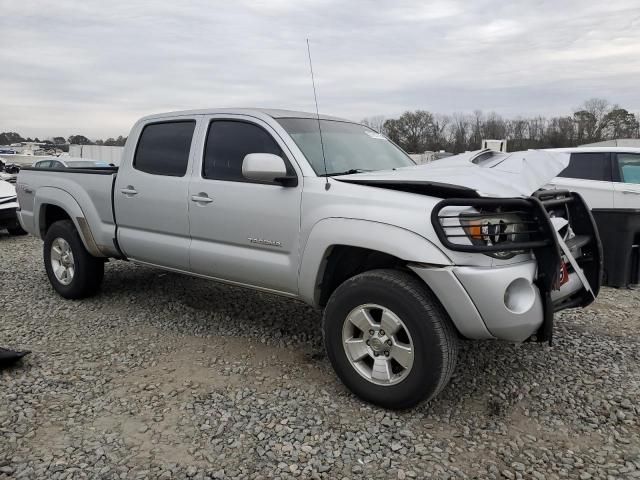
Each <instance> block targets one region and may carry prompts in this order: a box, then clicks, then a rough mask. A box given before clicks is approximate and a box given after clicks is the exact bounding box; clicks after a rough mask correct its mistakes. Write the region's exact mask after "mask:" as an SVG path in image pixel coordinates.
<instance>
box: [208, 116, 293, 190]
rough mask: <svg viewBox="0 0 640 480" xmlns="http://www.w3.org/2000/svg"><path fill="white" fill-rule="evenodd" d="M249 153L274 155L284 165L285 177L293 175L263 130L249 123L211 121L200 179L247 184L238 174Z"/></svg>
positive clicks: (270, 138) (272, 140) (278, 148)
mask: <svg viewBox="0 0 640 480" xmlns="http://www.w3.org/2000/svg"><path fill="white" fill-rule="evenodd" d="M250 153H272V154H274V155H278V156H280V157H282V158H283V159H284V161H285V163H286V164H287V175H295V172H294V171H293V169H292V168H291V166H290V165H289V163H288V162H287V160H286V158H285V156H284V154H283V153H282V150H281V149H280V147H279V146H278V144H277V143H276V141H275V140H274V139H273V137H272V136H271V135H269V133H267V131H265V130H264V129H262V128H260V127H259V126H257V125H254V124H252V123H247V122H240V121H234V120H214V121H213V122H211V124H210V125H209V131H208V132H207V143H206V145H205V149H204V162H203V164H202V177H203V178H209V179H214V180H227V181H232V182H249V181H250V180H247V179H246V178H245V177H244V176H243V175H242V161H243V160H244V157H245V155H248V154H250Z"/></svg>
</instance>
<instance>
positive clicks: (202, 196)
mask: <svg viewBox="0 0 640 480" xmlns="http://www.w3.org/2000/svg"><path fill="white" fill-rule="evenodd" d="M191 201H192V202H196V203H211V202H213V198H209V197H208V196H207V194H206V193H199V194H198V195H191Z"/></svg>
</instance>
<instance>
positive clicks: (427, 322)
mask: <svg viewBox="0 0 640 480" xmlns="http://www.w3.org/2000/svg"><path fill="white" fill-rule="evenodd" d="M323 334H324V341H325V347H326V349H327V355H328V357H329V359H330V361H331V364H332V365H333V368H334V369H335V371H336V373H337V374H338V376H339V377H340V379H341V380H342V381H343V383H344V384H345V385H346V386H347V387H348V388H349V389H350V390H351V391H353V392H354V393H355V394H356V395H358V396H359V397H361V398H363V399H364V400H366V401H369V402H371V403H374V404H376V405H380V406H382V407H385V408H393V409H402V408H409V407H412V406H414V405H416V404H417V403H419V402H420V401H422V400H429V399H431V398H433V397H435V396H436V395H437V394H438V393H440V391H441V390H442V389H443V388H444V387H445V385H446V384H447V383H448V382H449V379H450V378H451V375H452V373H453V370H454V368H455V363H456V358H457V350H458V342H457V337H456V332H455V329H454V327H453V325H452V324H451V320H450V319H449V317H448V315H447V313H446V312H445V311H444V309H443V308H442V306H441V305H440V303H439V302H438V300H437V299H436V298H435V297H434V295H433V293H431V291H430V290H429V289H428V288H427V287H426V285H424V284H423V283H422V282H421V281H420V280H418V279H417V278H415V277H413V276H412V275H411V274H410V273H408V272H403V271H398V270H373V271H369V272H364V273H362V274H360V275H357V276H355V277H353V278H351V279H349V280H347V281H345V282H344V283H343V284H342V285H340V286H339V287H338V288H337V289H336V291H335V292H333V294H332V295H331V298H330V299H329V302H328V303H327V307H326V309H325V312H324V319H323Z"/></svg>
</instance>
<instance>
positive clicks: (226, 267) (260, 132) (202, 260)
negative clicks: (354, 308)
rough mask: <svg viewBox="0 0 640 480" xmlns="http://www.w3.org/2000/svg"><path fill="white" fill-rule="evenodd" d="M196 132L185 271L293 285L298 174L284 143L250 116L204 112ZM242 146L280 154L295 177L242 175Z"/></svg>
mask: <svg viewBox="0 0 640 480" xmlns="http://www.w3.org/2000/svg"><path fill="white" fill-rule="evenodd" d="M203 133H204V135H202V139H201V142H202V143H201V145H200V146H199V147H198V150H199V152H200V153H199V154H198V157H202V162H201V163H200V164H199V163H196V164H195V165H194V169H193V176H192V180H191V185H190V189H189V190H190V191H189V221H190V227H191V254H190V256H191V261H190V263H191V271H192V272H194V273H197V274H201V275H206V276H208V277H214V278H219V279H223V280H227V281H232V282H237V283H241V284H244V285H251V286H254V287H259V288H264V289H269V290H274V291H278V292H283V293H292V294H293V293H297V272H298V264H299V255H300V253H299V239H300V200H301V196H302V175H301V173H300V172H299V171H297V170H296V168H297V166H295V161H293V160H292V157H291V156H290V153H288V149H287V147H286V146H285V144H284V142H282V139H280V138H279V137H278V135H277V134H276V133H275V132H274V131H273V130H272V129H271V128H270V127H269V125H268V124H267V123H265V122H263V121H261V120H258V119H256V118H254V117H245V116H241V115H235V116H222V115H214V116H211V117H206V125H203ZM249 153H271V154H275V155H279V156H281V157H282V158H283V159H284V161H285V163H286V164H287V170H289V172H288V175H297V177H298V182H297V185H296V186H288V187H284V186H282V185H280V184H276V183H264V182H263V183H260V182H254V181H251V180H248V179H246V178H245V177H244V176H243V175H242V162H243V160H244V157H245V155H247V154H249ZM294 166H295V168H294Z"/></svg>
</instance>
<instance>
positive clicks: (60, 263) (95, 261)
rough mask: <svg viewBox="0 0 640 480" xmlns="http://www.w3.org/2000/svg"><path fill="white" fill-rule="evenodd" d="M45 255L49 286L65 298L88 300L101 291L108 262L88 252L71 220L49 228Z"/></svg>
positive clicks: (62, 221)
mask: <svg viewBox="0 0 640 480" xmlns="http://www.w3.org/2000/svg"><path fill="white" fill-rule="evenodd" d="M43 253H44V265H45V269H46V271H47V276H48V277H49V282H51V285H52V286H53V288H54V289H55V290H56V291H57V292H58V293H59V294H60V295H62V296H63V297H65V298H72V299H75V298H85V297H88V296H90V295H93V294H95V293H96V292H97V291H98V290H99V289H100V285H101V283H102V278H103V277H104V261H103V260H102V259H100V258H96V257H94V256H92V255H91V254H90V253H89V252H87V249H86V248H84V245H83V243H82V239H81V238H80V235H78V232H77V230H76V228H75V226H74V225H73V222H72V221H71V220H60V221H57V222H55V223H54V224H53V225H51V227H49V230H47V233H46V235H45V238H44V252H43Z"/></svg>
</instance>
